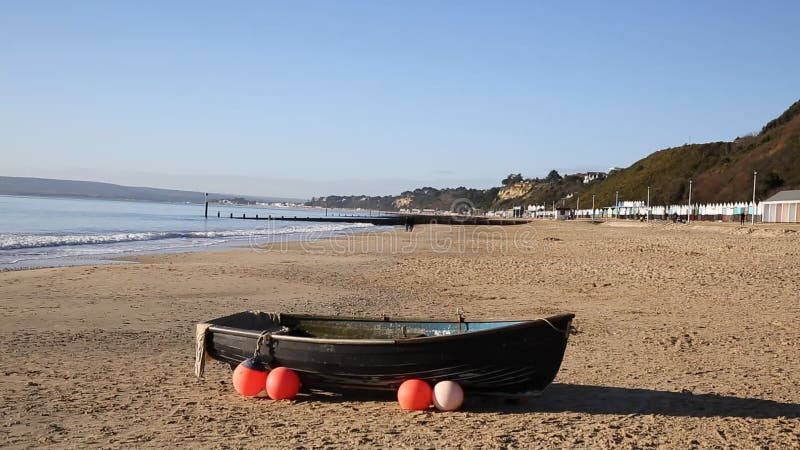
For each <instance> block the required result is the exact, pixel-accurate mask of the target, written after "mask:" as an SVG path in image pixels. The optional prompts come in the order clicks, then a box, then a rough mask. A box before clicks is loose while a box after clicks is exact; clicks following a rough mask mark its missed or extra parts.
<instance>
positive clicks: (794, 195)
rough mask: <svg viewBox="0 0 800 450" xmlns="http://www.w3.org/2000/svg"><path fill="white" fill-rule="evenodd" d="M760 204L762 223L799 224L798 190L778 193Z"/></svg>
mask: <svg viewBox="0 0 800 450" xmlns="http://www.w3.org/2000/svg"><path fill="white" fill-rule="evenodd" d="M762 204H763V206H764V210H763V213H762V216H761V220H762V222H771V223H776V222H777V223H800V190H798V191H781V192H778V193H777V194H775V195H773V196H772V197H770V198H768V199H766V200H764V201H763V202H762Z"/></svg>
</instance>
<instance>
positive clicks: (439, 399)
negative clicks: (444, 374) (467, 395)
mask: <svg viewBox="0 0 800 450" xmlns="http://www.w3.org/2000/svg"><path fill="white" fill-rule="evenodd" d="M463 403H464V390H463V389H461V386H459V385H458V383H456V382H455V381H440V382H438V383H436V386H434V387H433V406H435V407H436V409H438V410H441V411H455V410H457V409H458V408H460V407H461V404H463Z"/></svg>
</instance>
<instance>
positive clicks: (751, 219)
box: [750, 170, 758, 225]
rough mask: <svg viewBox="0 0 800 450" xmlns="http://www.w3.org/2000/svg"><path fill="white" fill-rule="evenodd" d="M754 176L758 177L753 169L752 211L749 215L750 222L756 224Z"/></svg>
mask: <svg viewBox="0 0 800 450" xmlns="http://www.w3.org/2000/svg"><path fill="white" fill-rule="evenodd" d="M756 177H758V171H756V170H754V171H753V213H752V214H751V215H750V224H751V225H755V224H756Z"/></svg>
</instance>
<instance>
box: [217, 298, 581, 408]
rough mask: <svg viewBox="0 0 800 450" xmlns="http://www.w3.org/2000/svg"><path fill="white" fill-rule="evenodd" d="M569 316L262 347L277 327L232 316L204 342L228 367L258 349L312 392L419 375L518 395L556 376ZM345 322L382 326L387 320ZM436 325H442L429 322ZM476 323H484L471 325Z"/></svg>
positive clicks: (297, 339)
mask: <svg viewBox="0 0 800 450" xmlns="http://www.w3.org/2000/svg"><path fill="white" fill-rule="evenodd" d="M231 317H233V316H231ZM297 317H302V316H290V318H289V319H284V320H282V321H283V322H288V323H290V324H291V323H292V321H293V320H297V319H296V318H297ZM572 318H573V315H572V314H562V315H558V316H552V317H548V318H545V319H536V320H531V321H522V322H516V323H514V324H512V325H508V326H500V327H497V328H490V329H485V330H480V331H471V332H463V333H454V334H449V335H442V336H427V337H417V338H406V339H314V338H309V337H303V336H292V335H291V333H289V334H288V335H281V334H280V333H276V334H274V335H272V336H270V337H269V339H263V338H262V345H260V346H259V345H258V342H259V338H260V337H261V336H263V332H264V331H269V330H278V327H276V326H273V325H269V324H268V325H267V326H262V327H261V329H259V327H258V326H257V325H253V324H247V326H246V328H237V327H235V326H230V322H231V321H229V322H228V323H226V325H220V324H214V323H213V322H214V321H212V323H211V325H210V327H209V328H208V331H207V333H206V337H205V345H206V352H207V354H208V355H209V356H210V357H211V358H213V359H216V360H219V361H223V362H226V363H229V364H231V365H232V366H235V365H236V364H238V363H240V362H241V361H243V360H244V359H246V358H249V357H251V356H253V354H254V351H255V349H256V348H257V347H259V349H258V356H259V358H260V359H262V361H264V362H266V363H267V364H268V365H269V366H270V367H279V366H284V367H289V368H291V369H293V370H295V371H296V372H297V373H298V374H299V375H300V378H301V380H302V382H303V385H304V387H306V388H311V389H322V390H330V391H337V390H345V389H347V390H350V389H383V390H392V389H397V387H398V386H400V384H401V383H402V382H403V381H404V380H407V379H411V378H418V379H422V380H426V381H428V382H430V383H436V382H438V381H443V380H453V381H456V382H458V383H459V384H460V385H461V386H462V387H463V388H464V390H465V391H468V392H481V393H496V394H508V395H524V394H529V393H535V392H538V391H541V390H543V389H544V388H545V387H547V385H548V384H550V383H551V382H552V381H553V379H554V378H555V376H556V374H557V372H558V370H559V368H560V366H561V361H562V358H563V356H564V351H565V349H566V344H567V338H568V335H569V328H570V322H571V320H572ZM249 319H250V318H248V319H247V320H249ZM317 319H318V320H335V321H337V322H341V321H342V319H340V318H329V319H325V318H322V319H320V318H317ZM221 322H223V323H225V321H221ZM351 323H357V324H358V326H361V327H364V326H370V327H372V326H374V327H380V326H381V325H382V324H383V323H386V322H384V321H357V322H351ZM403 323H408V324H409V327H411V326H412V325H411V324H412V322H402V321H400V322H392V324H393V326H394V329H395V330H396V329H400V328H402V330H403V333H405V332H406V327H405V326H404V325H403ZM415 324H416V326H419V323H418V322H417V323H415ZM436 324H439V326H440V325H441V324H442V323H441V322H438V323H436V322H431V323H430V325H431V326H432V327H433V326H436ZM480 324H486V323H478V324H472V326H473V327H475V326H477V325H480ZM275 325H277V324H275ZM447 325H448V326H451V327H452V326H453V324H450V323H448V324H447ZM469 325H470V324H464V327H468V326H469ZM284 330H285V328H284Z"/></svg>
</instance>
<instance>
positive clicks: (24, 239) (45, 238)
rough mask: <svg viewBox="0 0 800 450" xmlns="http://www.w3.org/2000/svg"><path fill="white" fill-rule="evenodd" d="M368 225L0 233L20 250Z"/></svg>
mask: <svg viewBox="0 0 800 450" xmlns="http://www.w3.org/2000/svg"><path fill="white" fill-rule="evenodd" d="M373 226H374V225H372V224H367V223H336V224H328V223H326V224H314V225H306V226H286V227H275V228H271V227H269V226H268V227H265V228H255V229H250V230H222V231H184V232H181V231H162V232H131V233H100V234H64V235H56V234H43V235H22V234H0V250H20V249H32V248H44V247H60V246H71V245H97V244H117V243H123V242H141V241H158V240H164V239H213V240H217V241H220V240H222V241H226V240H233V239H246V238H259V237H269V236H279V235H287V234H288V235H303V234H308V235H314V234H322V233H333V232H337V231H348V230H355V229H359V228H368V227H373Z"/></svg>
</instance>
